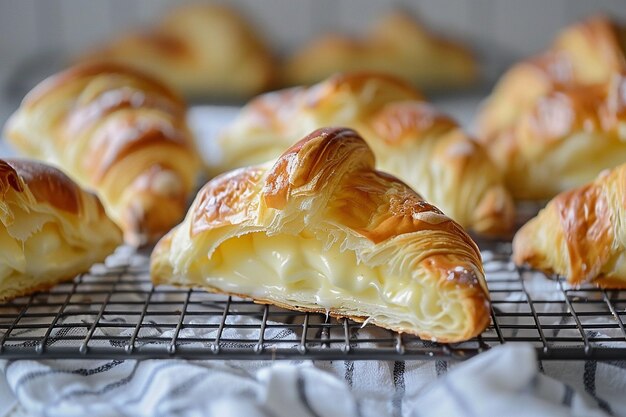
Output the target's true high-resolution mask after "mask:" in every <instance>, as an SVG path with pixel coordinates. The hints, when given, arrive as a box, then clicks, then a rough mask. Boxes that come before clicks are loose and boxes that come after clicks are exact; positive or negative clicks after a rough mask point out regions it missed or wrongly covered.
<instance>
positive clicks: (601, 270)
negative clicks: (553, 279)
mask: <svg viewBox="0 0 626 417" xmlns="http://www.w3.org/2000/svg"><path fill="white" fill-rule="evenodd" d="M625 191H626V165H620V166H619V167H617V168H615V169H613V170H611V171H607V172H603V173H602V174H600V176H598V178H596V180H595V181H594V182H592V183H589V184H586V185H583V186H581V187H578V188H575V189H573V190H569V191H566V192H563V193H561V194H559V195H557V196H556V197H555V198H554V199H553V200H552V201H551V202H550V203H549V204H548V205H547V206H546V208H545V209H543V210H542V211H541V212H540V213H539V214H538V215H537V217H535V218H533V219H532V220H530V221H529V222H528V223H527V224H526V225H524V227H522V228H521V229H520V230H519V232H518V233H517V234H516V236H515V239H514V241H513V256H514V260H515V262H516V263H517V264H519V265H521V264H524V263H526V264H529V265H530V266H532V267H533V268H535V269H539V270H542V271H545V272H547V273H557V274H559V275H562V276H565V277H567V279H568V281H569V282H570V283H572V284H575V285H580V284H583V283H589V282H591V283H593V284H595V285H598V286H600V287H604V288H626V261H625V259H626V257H625V256H624V255H625V253H626V243H625V242H626V237H625V235H624V230H623V229H624V228H623V226H622V222H623V219H624V218H625V216H626V212H625V209H626V193H625Z"/></svg>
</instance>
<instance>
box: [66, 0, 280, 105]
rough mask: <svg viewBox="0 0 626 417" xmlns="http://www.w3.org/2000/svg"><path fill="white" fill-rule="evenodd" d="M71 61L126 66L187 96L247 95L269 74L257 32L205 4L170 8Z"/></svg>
mask: <svg viewBox="0 0 626 417" xmlns="http://www.w3.org/2000/svg"><path fill="white" fill-rule="evenodd" d="M77 61H78V63H81V64H84V63H91V64H93V63H103V62H105V63H110V62H113V63H118V64H124V65H130V66H132V67H134V68H137V69H139V70H141V71H144V72H146V73H148V74H151V75H153V76H155V77H158V78H160V79H162V80H163V81H165V82H167V83H168V84H169V85H171V86H172V87H175V88H176V89H178V90H179V91H180V92H182V93H183V94H184V95H185V96H187V97H192V98H206V97H211V98H213V99H230V100H237V99H241V98H248V97H251V96H253V95H255V94H257V93H259V92H261V91H262V90H265V89H267V88H268V87H269V85H270V83H272V82H273V75H274V73H275V70H274V67H275V64H274V59H273V57H272V54H271V52H270V50H269V47H268V46H267V45H266V44H265V42H264V41H263V40H262V36H260V34H259V33H257V32H256V30H255V29H254V28H253V27H252V26H251V25H250V24H249V23H248V22H247V21H246V20H245V19H244V18H243V17H242V16H240V15H239V14H237V13H236V12H235V11H234V10H232V9H230V8H228V7H226V6H218V5H208V4H202V5H200V4H198V5H188V6H184V7H179V8H177V9H174V10H173V11H171V12H170V13H169V14H168V15H166V16H165V18H164V19H163V20H162V21H161V22H160V23H159V24H157V25H155V26H153V27H149V28H147V29H146V30H144V31H141V32H135V33H127V34H124V35H122V36H121V37H119V38H118V39H113V40H111V41H109V42H108V44H105V45H103V46H101V47H96V48H95V50H92V51H90V52H88V53H85V54H84V55H83V56H81V57H79V58H78V59H77Z"/></svg>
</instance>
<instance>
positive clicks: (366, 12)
mask: <svg viewBox="0 0 626 417" xmlns="http://www.w3.org/2000/svg"><path fill="white" fill-rule="evenodd" d="M181 3H185V1H183V0H180V1H171V0H170V1H166V0H0V57H1V58H0V100H2V98H1V97H3V93H4V96H5V97H4V99H3V101H4V106H2V105H0V121H1V120H3V118H4V117H3V116H4V115H5V114H6V113H7V111H9V110H7V109H8V108H10V107H11V106H14V104H13V101H14V100H10V99H8V98H7V97H6V91H7V89H6V83H7V79H9V80H11V81H12V82H14V83H15V81H14V80H15V77H13V78H8V77H9V74H13V75H15V72H16V68H18V69H19V70H18V74H17V75H18V79H19V76H20V75H22V74H24V73H25V72H27V71H26V70H28V69H30V70H32V69H33V66H34V67H37V66H39V67H40V68H39V69H40V70H41V71H42V74H45V71H46V69H47V68H46V66H47V65H51V64H49V63H50V62H51V61H50V60H51V59H52V60H54V59H55V58H58V59H59V60H60V59H62V58H64V57H67V56H69V55H71V54H72V53H75V52H77V51H80V50H84V49H85V48H88V47H89V45H92V44H94V43H97V42H98V41H100V40H102V39H106V38H107V37H108V36H111V35H112V34H115V33H118V32H120V31H123V30H126V29H129V28H132V27H134V26H136V25H141V24H147V23H149V22H150V21H153V20H155V19H157V18H158V16H159V15H161V14H162V13H164V12H165V11H166V10H167V9H168V8H170V7H174V6H176V5H178V4H181ZM222 3H228V4H230V5H232V6H235V7H237V8H239V9H240V10H241V11H242V12H243V13H244V14H245V15H247V16H248V17H249V18H250V19H251V20H253V21H254V22H256V24H257V26H258V27H259V28H260V29H262V31H263V32H264V34H265V35H266V37H267V38H268V39H269V41H270V42H272V43H273V44H274V45H276V46H277V47H278V48H279V50H282V51H289V50H291V49H293V48H296V47H297V46H298V45H300V44H302V42H304V41H306V40H307V39H309V38H310V37H311V36H313V35H315V34H318V33H322V32H324V31H327V30H341V31H344V32H347V33H359V32H361V31H363V30H364V28H365V26H366V25H367V24H368V23H369V22H371V21H372V20H374V18H375V17H376V16H377V15H378V14H380V13H383V12H385V11H386V10H388V9H391V8H393V7H403V8H406V9H409V10H411V11H413V12H414V13H416V14H417V15H419V16H421V17H422V18H423V20H424V21H425V22H427V23H428V24H429V25H430V26H432V27H434V28H436V29H439V30H440V31H441V32H444V33H449V34H450V35H456V36H459V37H461V38H463V39H465V40H466V42H468V43H470V44H471V45H473V46H474V48H475V49H476V50H477V52H478V53H479V54H480V56H481V58H482V60H483V62H484V63H485V64H486V69H487V73H488V74H491V78H493V77H494V76H495V74H497V73H498V72H500V71H502V70H503V69H504V68H505V67H506V65H508V63H510V62H511V61H512V60H513V59H517V58H519V57H521V56H525V55H528V54H530V53H533V52H536V51H538V50H540V49H541V48H542V47H544V46H545V45H546V44H547V43H548V42H549V41H550V39H551V38H552V37H553V35H554V34H555V33H556V32H557V31H558V30H559V28H561V27H562V26H564V25H565V24H567V23H569V22H572V21H575V20H577V19H580V18H582V17H584V16H586V15H588V14H592V13H596V12H601V11H602V12H607V13H608V14H610V15H612V16H615V17H618V18H620V19H622V20H624V21H626V0H416V1H409V0H387V1H383V0H231V1H228V2H224V1H222ZM37 57H39V59H35V58H37ZM33 59H34V61H33ZM25 60H26V62H27V64H24V62H25ZM28 60H30V61H28ZM41 67H43V68H41ZM24 75H25V76H26V77H25V78H26V79H27V80H28V79H29V77H30V79H32V77H33V76H32V75H30V74H24ZM37 76H38V74H36V75H35V78H36V77H37ZM14 87H15V86H14ZM17 87H19V88H17V91H19V89H20V88H23V86H17ZM14 90H15V89H14ZM10 91H11V86H10V85H9V92H10Z"/></svg>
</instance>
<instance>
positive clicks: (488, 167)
mask: <svg viewBox="0 0 626 417" xmlns="http://www.w3.org/2000/svg"><path fill="white" fill-rule="evenodd" d="M326 126H345V127H349V128H352V129H355V130H357V131H358V132H359V134H361V135H363V138H364V139H365V140H366V141H367V142H368V144H369V146H371V148H372V150H373V151H374V154H375V155H376V160H377V168H379V169H380V170H382V171H386V172H389V173H391V174H393V175H395V176H397V177H399V178H400V179H402V180H403V181H405V182H406V183H407V184H409V185H410V186H411V187H413V188H414V189H415V190H417V191H418V192H419V193H421V194H422V195H424V197H425V198H426V199H427V200H428V201H431V202H432V203H433V204H435V205H436V206H437V207H439V208H440V209H441V210H443V212H444V213H446V214H447V215H448V216H450V217H452V218H453V219H454V220H455V221H457V222H458V223H460V224H461V225H462V226H463V227H467V228H471V229H473V230H475V231H476V232H478V233H482V234H492V235H493V234H503V233H505V232H507V231H508V230H509V229H510V228H511V227H512V224H513V220H514V206H513V200H512V198H511V196H510V195H509V193H508V191H507V190H506V188H505V186H504V181H503V179H502V175H501V173H500V172H499V170H498V169H497V167H496V166H495V165H494V164H493V163H492V162H491V161H490V159H489V157H488V156H487V154H486V152H485V151H484V150H483V149H482V147H481V146H480V145H478V144H477V143H476V142H475V141H473V140H472V139H471V138H470V137H469V136H468V135H467V134H466V133H465V132H463V130H462V129H461V128H460V127H459V125H458V124H457V123H456V122H455V121H454V120H452V119H451V118H450V117H448V116H446V115H444V114H442V113H441V112H439V111H437V110H436V109H434V108H433V107H432V106H430V105H429V104H427V103H425V102H424V101H422V97H421V95H420V93H419V92H417V91H416V90H415V89H413V88H412V87H410V86H409V85H407V84H406V83H405V82H403V81H401V80H399V79H396V78H394V77H390V76H386V75H381V74H375V73H352V74H345V75H337V76H334V77H331V78H329V79H328V80H326V81H324V82H322V83H320V84H317V85H315V86H313V87H311V88H308V89H307V88H294V89H289V90H284V91H279V92H274V93H268V94H265V95H262V96H260V97H258V98H256V99H254V100H253V101H251V102H250V103H249V104H248V105H247V106H246V107H244V109H243V110H242V111H241V113H240V115H239V117H238V118H236V119H235V121H234V122H233V123H232V124H231V125H230V126H229V127H228V128H227V129H226V131H225V132H224V133H223V134H222V135H221V137H219V138H218V141H217V143H218V147H219V149H220V150H221V153H222V155H221V158H220V159H219V160H218V161H217V162H216V163H213V164H212V165H211V166H210V170H211V174H214V175H216V174H218V173H221V172H224V171H227V170H229V169H232V168H236V167H240V166H246V165H250V164H257V163H261V162H264V161H267V160H269V159H272V158H276V157H277V156H278V155H280V154H281V152H282V151H283V150H284V149H285V148H287V147H288V146H290V145H291V144H293V143H294V142H296V141H297V140H298V139H299V138H301V137H303V136H304V135H306V134H307V133H308V132H310V131H311V130H313V129H316V128H321V127H326Z"/></svg>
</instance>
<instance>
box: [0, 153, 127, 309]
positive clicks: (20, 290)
mask: <svg viewBox="0 0 626 417" xmlns="http://www.w3.org/2000/svg"><path fill="white" fill-rule="evenodd" d="M0 195H1V198H0V221H1V222H2V227H1V228H0V247H1V248H2V251H1V252H0V258H1V262H0V302H5V301H7V300H10V299H13V298H15V297H19V296H23V295H27V294H30V293H32V292H35V291H38V290H43V289H46V288H49V287H51V286H53V285H54V284H56V283H58V282H60V281H64V280H68V279H72V278H74V277H75V276H76V275H77V274H79V273H81V272H85V271H87V270H88V269H89V267H90V266H91V265H92V264H94V263H96V262H101V261H103V260H104V258H105V257H106V256H107V255H109V254H110V253H111V252H113V250H114V249H115V248H116V247H117V246H118V245H119V244H121V243H122V232H121V231H120V230H119V228H118V227H117V226H116V225H115V223H113V221H112V220H110V219H109V218H108V217H107V215H106V214H105V212H104V208H103V207H102V204H101V203H100V201H99V200H98V198H97V197H96V196H95V195H93V194H90V193H88V192H86V191H84V190H82V189H81V188H80V187H78V185H76V184H75V183H74V182H72V180H70V179H69V178H68V177H67V176H66V175H64V174H63V173H61V172H60V171H59V170H57V169H55V168H52V167H50V166H47V165H43V164H41V163H39V162H33V161H25V160H14V159H7V160H0Z"/></svg>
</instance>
